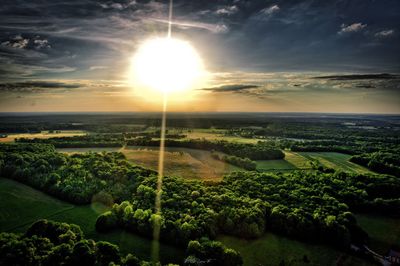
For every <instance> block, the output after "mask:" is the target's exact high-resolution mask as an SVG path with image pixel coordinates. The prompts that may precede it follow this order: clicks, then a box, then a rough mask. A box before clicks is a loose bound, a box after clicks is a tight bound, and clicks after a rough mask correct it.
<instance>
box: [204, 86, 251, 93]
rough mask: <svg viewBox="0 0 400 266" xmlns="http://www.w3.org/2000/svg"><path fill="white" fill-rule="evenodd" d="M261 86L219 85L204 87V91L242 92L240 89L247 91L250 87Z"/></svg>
mask: <svg viewBox="0 0 400 266" xmlns="http://www.w3.org/2000/svg"><path fill="white" fill-rule="evenodd" d="M258 87H259V86H257V85H240V84H239V85H237V84H234V85H224V86H219V87H213V88H204V89H202V90H204V91H212V92H240V91H245V90H249V89H254V88H258Z"/></svg>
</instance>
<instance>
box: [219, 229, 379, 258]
mask: <svg viewBox="0 0 400 266" xmlns="http://www.w3.org/2000/svg"><path fill="white" fill-rule="evenodd" d="M218 240H220V241H221V242H223V243H224V244H225V245H226V246H228V247H230V248H233V249H235V250H237V251H239V252H240V254H241V255H242V257H243V260H244V265H245V266H253V265H260V266H261V265H280V263H281V262H282V261H284V264H282V265H326V266H328V265H332V266H333V265H348V266H350V265H360V266H362V265H365V266H367V265H375V264H371V263H369V262H368V261H364V260H361V259H359V258H356V257H353V256H349V255H347V254H344V253H342V252H340V251H337V250H335V249H333V248H330V247H327V246H321V245H312V244H307V243H303V242H299V241H296V240H292V239H288V238H286V237H282V236H278V235H276V234H272V233H266V234H265V235H264V236H262V237H261V238H259V239H256V240H244V239H239V238H236V237H231V236H220V237H218ZM304 255H306V256H307V259H308V260H309V262H308V263H305V262H304V260H303V258H304Z"/></svg>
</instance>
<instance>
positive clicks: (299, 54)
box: [0, 0, 400, 113]
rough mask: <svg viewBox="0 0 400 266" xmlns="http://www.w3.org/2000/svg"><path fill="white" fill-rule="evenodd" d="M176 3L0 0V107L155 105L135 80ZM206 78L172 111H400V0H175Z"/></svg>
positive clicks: (178, 19)
mask: <svg viewBox="0 0 400 266" xmlns="http://www.w3.org/2000/svg"><path fill="white" fill-rule="evenodd" d="M168 4H169V1H168V0H165V1H153V0H151V1H149V0H146V1H141V0H136V1H135V0H110V1H108V0H107V1H94V0H41V1H31V0H2V4H1V5H0V112H31V111H32V112H33V111H47V112H52V111H57V112H63V111H74V112H77V111H157V110H159V109H160V108H159V106H160V104H159V102H158V101H156V100H154V99H149V98H151V97H146V95H147V94H146V92H145V91H143V88H138V87H134V86H132V85H131V84H130V83H129V82H128V80H129V69H130V62H131V58H132V56H133V55H134V54H135V51H136V50H137V48H138V44H140V43H142V42H143V41H144V40H146V39H149V38H153V37H155V36H165V34H166V31H167V25H168V24H167V20H168ZM173 21H174V22H173V28H172V35H173V37H175V38H180V39H184V40H186V41H188V42H190V43H191V44H192V46H193V47H194V48H195V49H196V50H197V52H198V53H199V54H200V56H201V58H202V59H203V62H204V64H205V66H206V69H207V71H208V72H209V75H208V78H207V80H206V82H205V83H206V85H205V86H204V87H201V88H195V90H194V91H192V93H191V94H190V95H188V96H187V97H170V99H169V100H170V105H169V109H170V110H172V111H258V112H263V111H265V112H271V111H273V112H352V113H400V76H399V73H400V1H398V0H326V1H317V0H313V1H312V0H305V1H296V0H285V1H283V0H281V1H278V0H276V1H269V0H229V1H228V0H192V1H189V0H175V1H174V16H173Z"/></svg>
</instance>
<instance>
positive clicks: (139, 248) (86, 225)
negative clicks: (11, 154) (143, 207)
mask: <svg viewBox="0 0 400 266" xmlns="http://www.w3.org/2000/svg"><path fill="white" fill-rule="evenodd" d="M0 198H1V201H0V232H24V231H25V230H26V229H27V228H28V227H29V226H30V225H31V224H32V223H33V222H35V221H37V220H39V219H51V220H54V221H60V222H67V223H74V224H77V225H79V226H80V227H81V229H82V230H83V232H84V233H85V236H87V237H88V238H92V239H94V240H103V241H109V242H111V243H114V244H117V245H119V247H120V250H121V252H122V253H125V254H126V253H129V252H130V253H133V254H135V255H137V256H138V257H140V258H142V259H145V260H150V259H151V244H152V241H151V240H149V239H147V238H143V237H140V236H137V235H134V234H131V233H127V232H125V231H122V230H115V231H112V232H110V233H101V234H99V233H97V232H96V231H95V223H96V219H97V216H98V215H99V214H100V213H102V212H103V211H105V210H106V208H105V207H102V206H101V205H99V204H92V205H85V206H75V205H72V204H68V203H65V202H63V201H60V200H58V199H55V198H53V197H51V196H49V195H46V194H44V193H42V192H40V191H37V190H35V189H33V188H31V187H29V186H26V185H24V184H21V183H19V182H16V181H13V180H9V179H5V178H0ZM183 257H184V252H183V251H182V250H180V249H178V248H175V247H172V246H168V245H164V244H161V245H160V258H161V260H162V261H165V262H175V263H177V262H180V261H182V259H183Z"/></svg>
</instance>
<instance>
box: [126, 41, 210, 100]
mask: <svg viewBox="0 0 400 266" xmlns="http://www.w3.org/2000/svg"><path fill="white" fill-rule="evenodd" d="M132 66H133V73H132V75H133V79H134V80H135V81H136V82H138V84H140V85H143V86H145V87H149V88H151V89H155V90H157V91H159V92H163V93H169V92H176V91H182V90H187V89H191V88H193V87H194V86H195V85H196V83H198V82H199V81H200V79H201V78H202V75H203V73H204V68H203V63H202V60H201V58H200V57H199V55H198V54H197V52H196V50H195V49H194V48H193V47H192V46H191V45H190V44H189V43H188V42H186V41H183V40H179V39H174V38H155V39H150V40H148V41H146V42H144V43H143V44H142V45H141V46H140V47H139V49H138V51H137V53H136V55H135V56H134V57H133V62H132Z"/></svg>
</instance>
